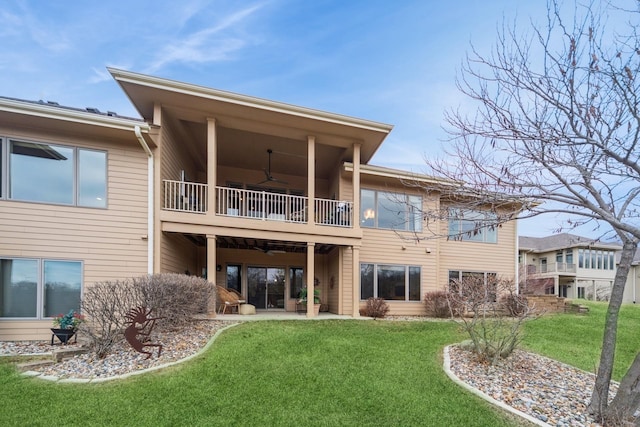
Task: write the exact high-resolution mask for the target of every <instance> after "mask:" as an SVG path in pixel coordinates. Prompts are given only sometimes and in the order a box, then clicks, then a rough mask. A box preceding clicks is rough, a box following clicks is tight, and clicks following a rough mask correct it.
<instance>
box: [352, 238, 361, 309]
mask: <svg viewBox="0 0 640 427" xmlns="http://www.w3.org/2000/svg"><path fill="white" fill-rule="evenodd" d="M351 252H352V254H351V260H352V266H351V270H352V278H351V285H352V291H351V294H352V302H353V307H352V313H351V315H352V316H353V317H360V246H352V247H351Z"/></svg>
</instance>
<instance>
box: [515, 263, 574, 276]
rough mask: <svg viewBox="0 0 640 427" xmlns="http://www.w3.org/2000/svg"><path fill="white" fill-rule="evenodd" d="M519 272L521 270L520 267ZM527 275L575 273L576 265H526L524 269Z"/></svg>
mask: <svg viewBox="0 0 640 427" xmlns="http://www.w3.org/2000/svg"><path fill="white" fill-rule="evenodd" d="M520 268H521V271H523V270H522V267H520ZM525 268H526V272H527V274H544V273H575V272H576V265H575V264H568V263H566V262H556V263H549V264H541V265H531V264H528V265H527V266H526V267H525Z"/></svg>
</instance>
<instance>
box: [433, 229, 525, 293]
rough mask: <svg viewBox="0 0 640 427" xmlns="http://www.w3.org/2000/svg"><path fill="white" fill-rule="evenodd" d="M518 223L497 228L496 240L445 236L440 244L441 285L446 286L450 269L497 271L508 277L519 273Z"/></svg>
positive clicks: (513, 276)
mask: <svg viewBox="0 0 640 427" xmlns="http://www.w3.org/2000/svg"><path fill="white" fill-rule="evenodd" d="M516 229H517V227H516V223H515V221H512V222H508V223H505V224H503V225H502V227H500V228H498V239H497V243H481V242H466V241H447V240H443V241H442V242H441V244H440V274H441V276H440V277H441V279H440V281H441V283H440V287H441V288H442V287H445V286H446V285H447V281H448V272H449V270H462V271H481V272H485V271H486V272H494V273H497V274H498V276H501V277H505V278H508V279H513V278H515V275H516V264H517V258H516V251H517V246H516V241H517V238H516Z"/></svg>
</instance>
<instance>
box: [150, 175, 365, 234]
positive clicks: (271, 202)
mask: <svg viewBox="0 0 640 427" xmlns="http://www.w3.org/2000/svg"><path fill="white" fill-rule="evenodd" d="M163 187H164V188H163V204H162V209H163V210H170V211H177V212H189V213H196V214H206V213H207V212H208V206H207V195H208V186H207V184H200V183H194V182H184V181H171V180H163ZM308 203H309V199H308V197H305V196H296V195H291V194H282V193H275V192H269V191H254V190H245V189H242V188H230V187H216V206H215V214H216V215H220V216H227V217H234V218H247V219H259V220H264V221H281V222H289V223H301V224H304V223H307V222H308ZM314 208H315V218H314V224H316V225H321V226H334V227H346V228H351V227H353V203H352V202H349V201H344V200H329V199H318V198H316V199H315V201H314Z"/></svg>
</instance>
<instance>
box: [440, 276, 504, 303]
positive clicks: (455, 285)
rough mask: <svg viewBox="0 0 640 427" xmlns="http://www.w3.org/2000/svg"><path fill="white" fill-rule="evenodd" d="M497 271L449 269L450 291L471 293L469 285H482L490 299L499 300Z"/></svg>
mask: <svg viewBox="0 0 640 427" xmlns="http://www.w3.org/2000/svg"><path fill="white" fill-rule="evenodd" d="M497 286H498V279H497V275H496V273H488V272H479V271H459V270H449V292H456V293H461V294H462V295H463V296H465V294H470V293H471V289H468V288H469V287H481V288H482V289H483V290H484V294H485V297H486V298H487V300H488V301H494V302H495V301H497Z"/></svg>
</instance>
